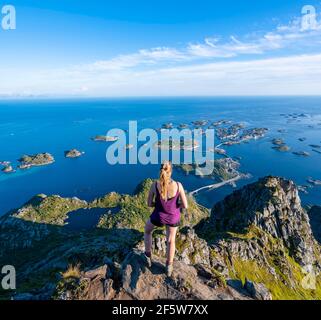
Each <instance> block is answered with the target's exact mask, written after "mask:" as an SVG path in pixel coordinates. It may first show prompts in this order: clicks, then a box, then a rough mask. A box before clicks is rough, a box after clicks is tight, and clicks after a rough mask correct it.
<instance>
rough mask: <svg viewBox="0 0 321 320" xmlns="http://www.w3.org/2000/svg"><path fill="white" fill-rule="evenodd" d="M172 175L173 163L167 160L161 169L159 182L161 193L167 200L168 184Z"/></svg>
mask: <svg viewBox="0 0 321 320" xmlns="http://www.w3.org/2000/svg"><path fill="white" fill-rule="evenodd" d="M171 177H172V164H171V162H170V161H165V162H164V163H163V164H162V166H161V169H160V174H159V184H160V195H161V197H162V199H164V200H167V191H168V185H169V183H170V181H171Z"/></svg>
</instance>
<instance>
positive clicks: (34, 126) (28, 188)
mask: <svg viewBox="0 0 321 320" xmlns="http://www.w3.org/2000/svg"><path fill="white" fill-rule="evenodd" d="M290 113H298V114H301V113H304V114H306V115H307V116H306V117H304V118H303V117H302V118H298V119H296V120H293V119H292V120H291V119H288V118H286V117H284V116H281V114H290ZM200 119H207V120H210V121H216V120H220V119H228V120H231V121H233V122H244V123H245V124H246V126H247V127H248V128H253V127H266V128H268V129H269V131H268V133H267V135H266V136H265V137H264V138H263V139H259V140H255V141H250V142H249V143H244V144H241V145H235V146H231V147H226V149H227V151H228V154H229V155H230V156H233V157H241V158H242V160H241V169H240V171H242V172H246V173H250V174H251V175H252V178H251V179H248V180H242V181H239V182H238V183H237V188H239V187H241V186H242V185H245V184H247V183H250V182H252V181H255V180H257V179H258V178H259V177H262V176H265V175H278V176H282V177H286V178H289V179H293V180H294V181H295V182H296V183H298V184H300V185H305V184H307V182H306V180H307V179H308V178H309V177H312V178H314V179H321V154H319V153H316V152H313V151H312V148H311V147H310V146H309V145H310V144H317V145H321V97H282V98H279V97H275V98H264V97H260V98H254V97H253V98H236V97H235V98H159V99H156V98H153V99H104V100H101V99H90V100H89V99H88V100H34V101H33V100H28V101H22V100H19V101H8V100H7V101H5V100H3V101H0V143H1V147H0V161H11V162H12V164H13V165H14V166H16V165H17V164H18V163H17V159H19V158H20V157H21V156H22V155H23V154H34V153H40V152H49V153H51V154H52V155H53V156H54V157H55V160H56V161H55V163H54V164H52V165H49V166H43V167H38V168H32V169H30V170H26V171H22V170H18V171H17V172H15V173H12V174H5V173H0V215H2V214H5V213H6V212H8V211H9V210H11V209H13V208H18V207H20V206H21V205H23V204H24V203H25V202H26V201H27V200H29V199H30V198H31V197H32V196H34V195H36V194H39V193H45V194H47V195H50V194H59V195H61V196H64V197H72V196H76V197H79V198H81V199H84V200H92V199H94V198H95V197H98V196H102V195H104V194H106V193H108V192H110V191H116V192H120V193H133V191H134V190H135V187H136V186H137V185H138V183H139V182H141V181H142V180H143V179H145V178H149V177H151V178H156V177H157V175H158V166H155V165H147V166H143V165H116V166H111V165H109V164H108V163H107V162H106V149H107V146H108V144H106V143H99V142H94V141H92V140H91V137H93V136H95V135H97V134H106V132H107V130H108V129H111V128H121V129H128V121H130V120H137V121H138V126H139V128H159V127H161V125H162V124H163V123H167V122H172V123H173V124H174V125H178V124H180V123H190V122H192V121H195V120H200ZM280 129H282V130H284V133H280V132H278V130H280ZM302 137H305V138H306V141H304V142H300V141H299V140H298V139H299V138H302ZM273 138H283V139H284V140H285V142H286V143H287V145H289V146H290V147H291V148H292V151H308V152H310V154H311V156H310V157H306V158H305V157H299V156H296V155H294V154H292V152H288V153H281V152H278V151H275V150H273V149H272V148H271V147H272V143H271V140H272V139H273ZM72 148H77V149H78V150H81V151H84V152H85V155H84V156H82V157H81V158H78V159H66V158H65V157H64V151H65V150H69V149H72ZM174 179H177V180H179V181H181V182H182V183H183V184H184V186H185V188H186V189H187V190H194V189H195V188H198V187H201V186H205V185H207V184H210V183H211V181H210V180H209V179H200V178H197V177H192V176H185V175H184V174H182V173H179V172H175V173H174ZM232 191H233V188H232V187H231V186H226V187H223V188H221V189H216V190H213V191H210V192H203V193H201V194H200V195H198V197H197V199H198V201H199V202H200V203H202V204H203V205H205V206H207V207H212V206H213V204H215V203H216V202H217V201H219V200H220V199H222V198H223V197H224V196H226V195H227V194H229V193H231V192H232ZM301 198H302V201H303V203H304V204H305V205H307V204H318V205H321V187H314V188H311V189H309V194H308V195H305V194H301Z"/></svg>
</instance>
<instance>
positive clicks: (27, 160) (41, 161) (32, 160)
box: [18, 152, 55, 169]
mask: <svg viewBox="0 0 321 320" xmlns="http://www.w3.org/2000/svg"><path fill="white" fill-rule="evenodd" d="M18 161H19V162H20V165H19V167H18V168H19V169H29V168H31V167H38V166H45V165H49V164H52V163H54V162H55V159H54V157H53V156H52V155H51V154H50V153H47V152H46V153H38V154H34V155H24V156H22V157H21V158H20V159H19V160H18Z"/></svg>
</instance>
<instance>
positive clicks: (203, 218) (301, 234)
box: [0, 177, 321, 300]
mask: <svg viewBox="0 0 321 320" xmlns="http://www.w3.org/2000/svg"><path fill="white" fill-rule="evenodd" d="M151 183H152V181H151V180H146V181H144V182H143V183H142V184H140V185H139V186H138V188H137V190H136V192H135V193H134V195H119V194H117V193H110V194H107V195H106V196H104V197H102V198H99V199H96V200H94V201H92V202H86V201H82V200H79V199H77V198H61V197H59V196H45V195H39V196H37V197H35V198H33V199H32V200H30V201H29V202H28V203H26V204H25V205H24V206H23V207H22V208H20V209H18V210H13V211H12V212H10V213H8V214H7V215H5V216H4V217H2V218H1V219H0V248H1V258H0V265H4V264H13V265H14V266H15V267H16V269H17V284H18V285H17V289H16V290H15V291H10V292H8V291H6V292H1V294H0V297H1V298H5V299H10V298H12V299H16V300H25V299H63V300H73V299H80V300H106V299H107V300H109V299H115V300H124V299H138V300H141V299H153V300H155V299H172V300H191V299H197V300H203V299H212V300H249V299H259V300H270V299H320V298H321V279H320V276H319V272H320V269H321V258H320V257H321V251H320V243H319V242H318V241H320V217H319V215H320V208H319V207H313V208H311V209H310V210H309V211H308V212H307V211H306V210H305V209H304V208H302V206H301V202H300V198H299V196H298V190H297V187H296V186H295V184H294V183H293V182H292V181H289V180H285V179H281V178H278V177H266V178H262V179H260V180H259V181H258V182H256V183H254V184H250V185H248V186H245V187H243V188H242V189H240V190H237V191H235V192H234V193H233V194H231V195H229V196H228V197H226V198H225V199H224V200H223V201H221V202H219V203H217V204H216V205H215V206H214V207H213V208H212V210H211V212H209V211H207V210H206V209H205V208H203V207H201V206H199V205H198V204H197V203H196V202H195V200H194V199H193V198H192V197H189V199H188V201H189V210H188V212H185V213H183V219H182V226H181V228H180V230H179V232H178V234H177V239H176V243H177V252H176V261H175V263H174V272H173V276H172V277H171V278H167V277H166V276H165V273H164V268H165V255H166V237H165V233H164V230H161V229H159V230H156V231H155V232H154V236H153V237H154V241H153V266H152V268H150V269H149V268H148V267H147V265H146V263H145V259H144V254H143V249H144V245H143V226H144V221H146V219H147V218H148V216H149V214H150V211H151V209H150V208H148V207H147V206H146V199H147V194H148V190H149V187H150V185H151ZM96 207H97V208H106V209H107V208H114V209H115V213H113V214H106V215H104V216H102V217H101V219H100V221H99V223H98V225H97V227H96V228H94V229H92V230H84V231H83V232H73V231H72V230H70V229H68V228H65V223H66V220H67V216H68V213H69V212H72V211H74V210H77V209H79V208H96ZM113 212H114V211H113ZM311 275H313V277H312V278H311V277H310V276H311ZM307 277H309V278H308V279H310V281H308V282H307V281H306V280H307ZM307 283H308V284H309V285H307Z"/></svg>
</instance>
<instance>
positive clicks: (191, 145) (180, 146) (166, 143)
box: [154, 139, 199, 151]
mask: <svg viewBox="0 0 321 320" xmlns="http://www.w3.org/2000/svg"><path fill="white" fill-rule="evenodd" d="M154 147H155V148H158V149H161V150H173V151H180V150H190V151H192V150H194V149H197V148H198V147H199V142H198V141H196V140H186V139H180V140H174V139H168V140H158V141H157V142H156V143H155V144H154Z"/></svg>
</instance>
